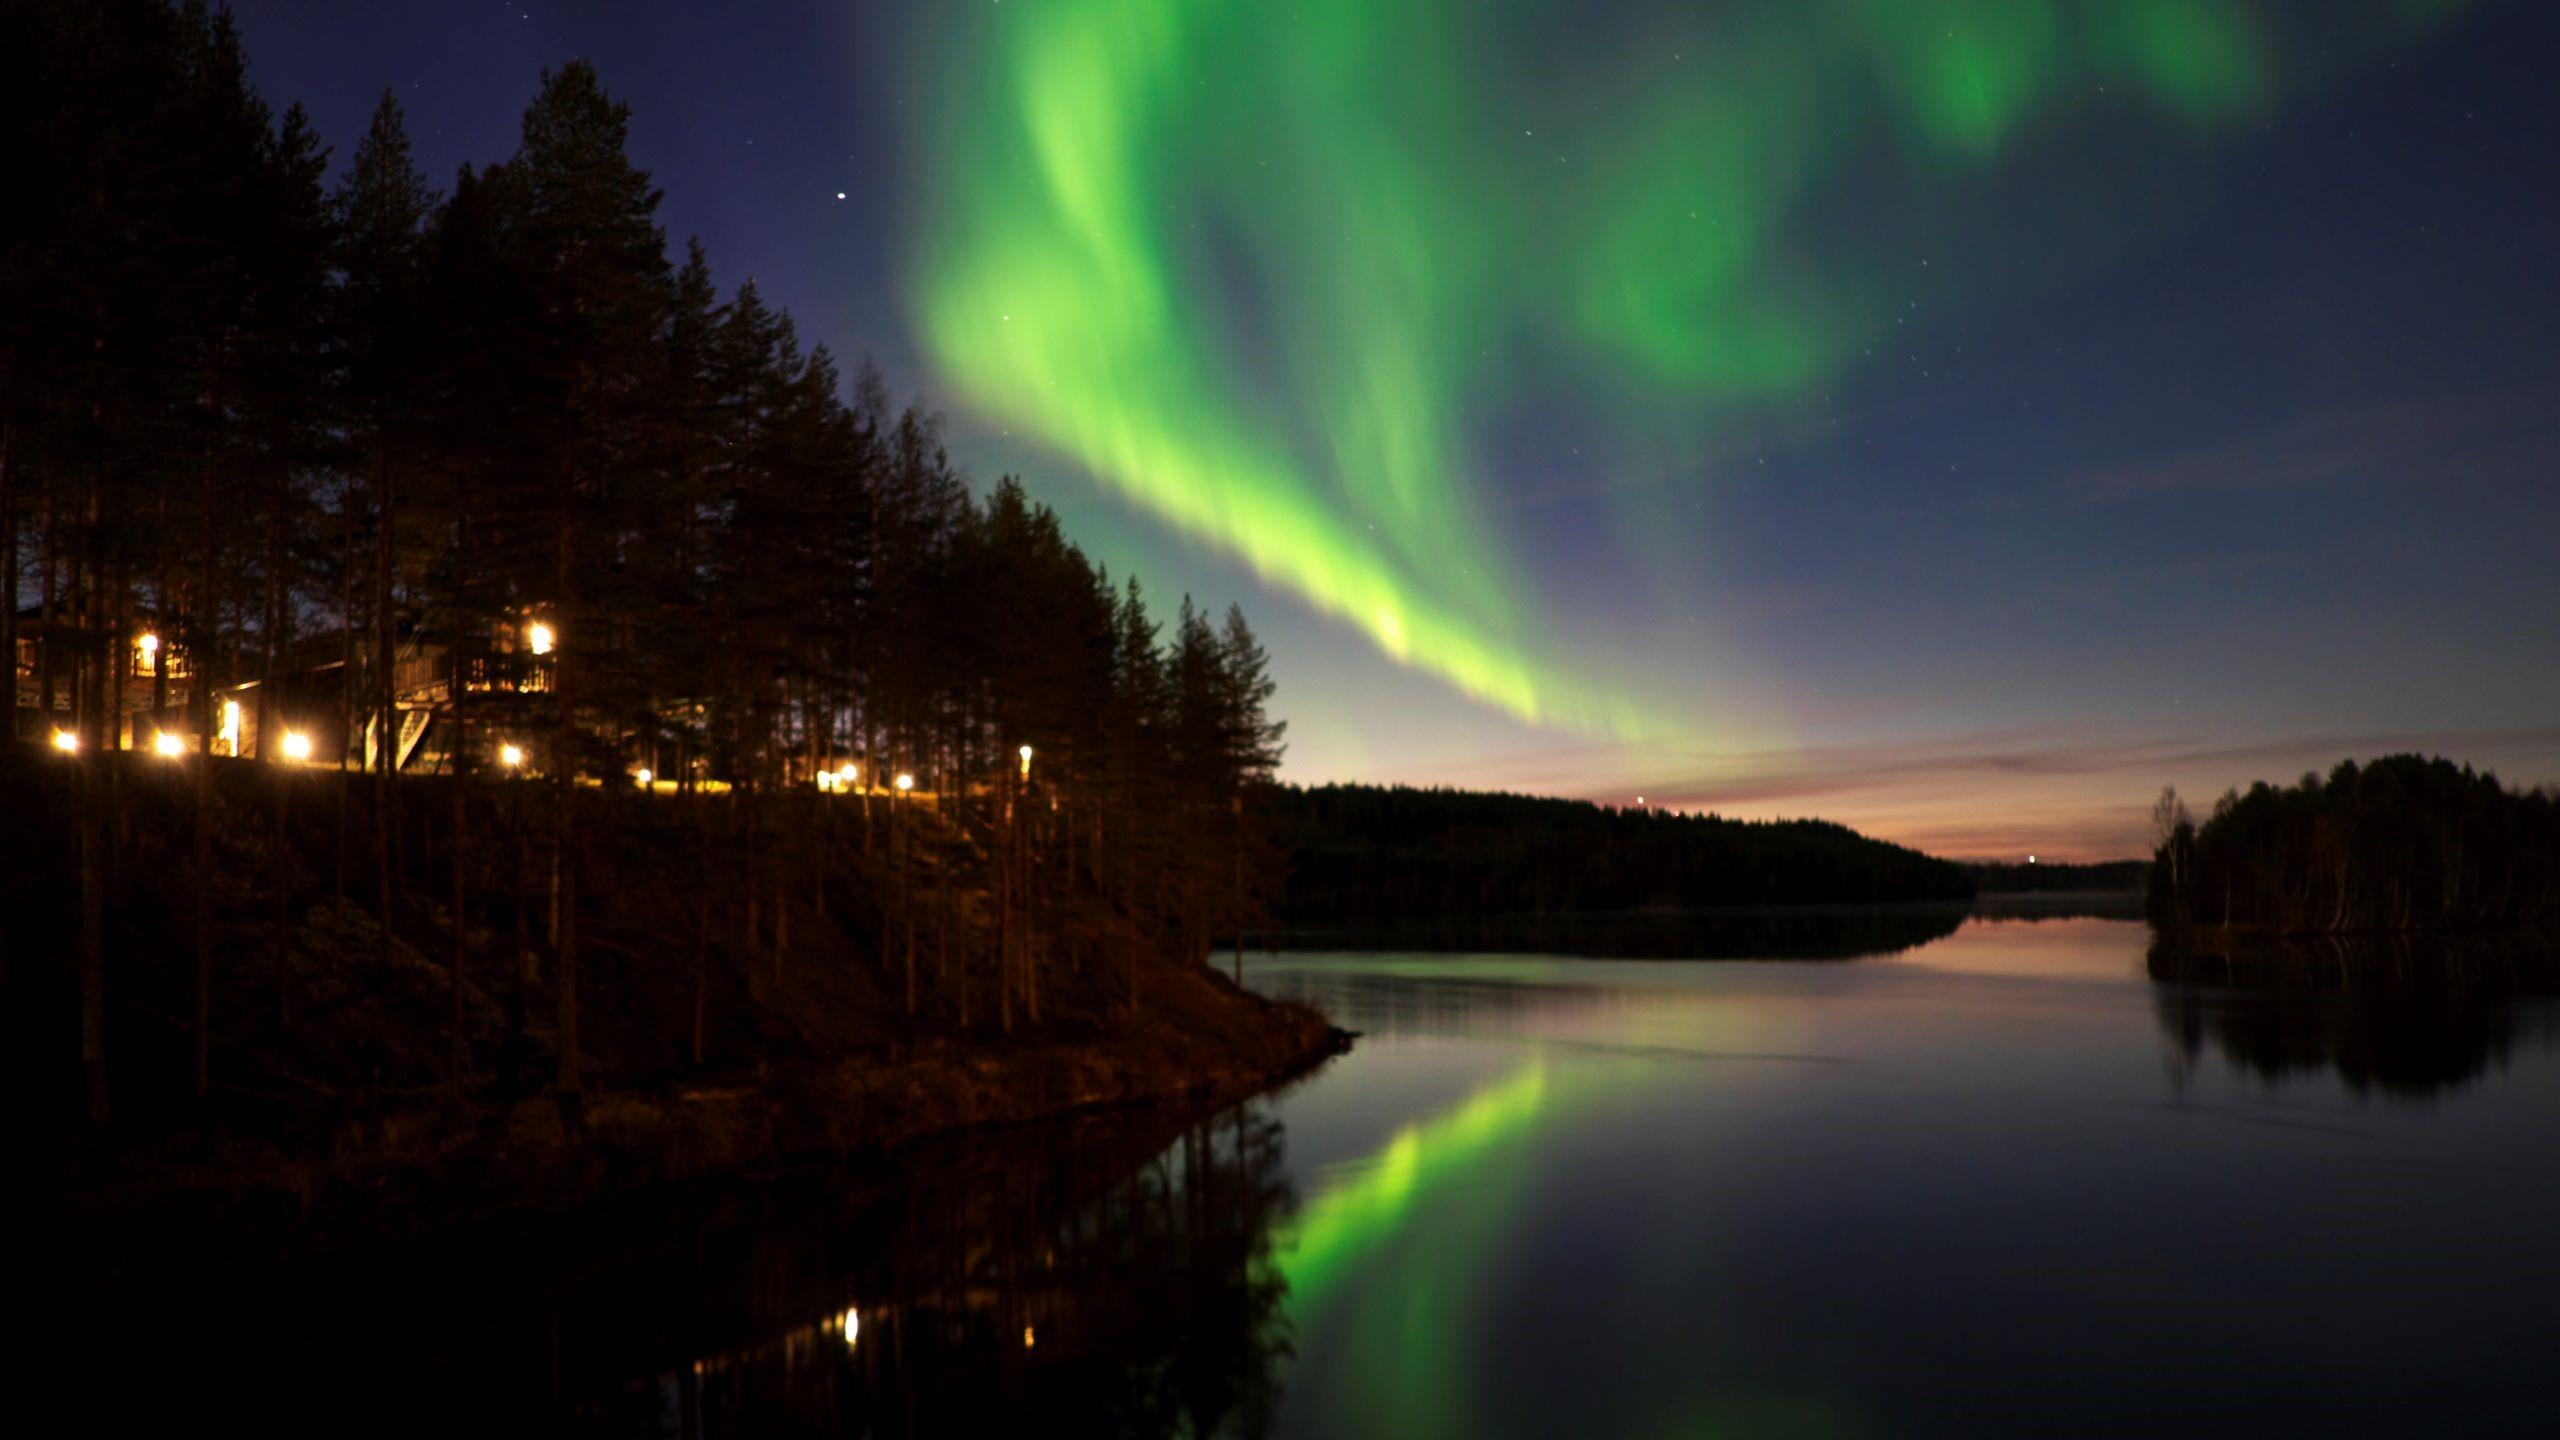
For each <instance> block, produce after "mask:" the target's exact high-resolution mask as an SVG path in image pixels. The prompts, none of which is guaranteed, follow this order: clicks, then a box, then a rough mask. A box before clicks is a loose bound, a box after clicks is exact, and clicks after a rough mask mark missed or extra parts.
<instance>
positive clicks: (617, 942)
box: [0, 753, 1340, 1253]
mask: <svg viewBox="0 0 2560 1440" xmlns="http://www.w3.org/2000/svg"><path fill="white" fill-rule="evenodd" d="M0 758H5V759H14V760H17V761H20V762H24V761H26V760H27V758H28V756H27V755H26V754H25V753H18V754H15V755H12V756H8V757H0ZM99 758H100V762H101V763H100V770H101V775H102V778H103V779H104V780H105V782H106V783H104V784H102V785H99V786H97V787H95V788H94V789H93V790H91V791H90V792H88V796H89V798H91V799H97V798H101V797H103V798H104V799H106V800H107V801H109V802H110V803H109V805H108V807H107V809H108V813H107V814H106V815H105V817H104V820H103V823H101V824H100V825H99V826H98V827H97V829H96V831H95V832H94V833H95V835H96V837H97V839H98V842H99V845H98V848H99V850H100V852H101V857H100V858H101V859H102V861H103V863H101V864H99V865H97V866H96V867H94V868H92V869H91V870H89V871H88V872H87V873H85V874H84V873H83V871H82V868H81V867H80V866H79V865H78V864H77V863H76V857H77V856H78V855H79V854H80V853H81V852H82V844H81V842H80V840H79V839H78V834H79V828H78V827H77V826H76V825H75V818H76V816H77V814H78V811H79V806H80V804H81V803H82V802H83V795H82V792H81V791H80V789H79V787H78V786H77V785H75V784H74V783H73V782H74V781H75V780H76V779H77V778H78V776H79V774H80V773H81V772H79V771H76V770H74V769H73V768H72V766H71V765H70V764H68V763H59V762H52V761H50V760H46V761H43V762H42V763H36V764H27V763H18V764H15V765H12V764H7V763H0V811H5V813H9V814H11V815H12V816H13V818H14V821H15V823H13V824H12V825H11V826H9V827H6V833H5V834H0V860H6V861H7V862H8V863H7V864H6V865H5V866H0V876H5V877H6V879H5V881H0V889H5V891H6V896H5V898H6V900H7V904H6V907H5V909H6V918H7V924H6V927H5V929H0V941H5V942H6V943H5V951H0V953H5V955H6V957H7V965H6V968H5V970H0V1080H5V1081H6V1082H7V1085H6V1088H5V1091H0V1093H6V1094H7V1095H8V1096H9V1100H8V1101H7V1102H6V1105H5V1107H0V1119H4V1120H5V1121H6V1122H7V1128H8V1131H9V1133H10V1135H11V1137H12V1150H13V1161H14V1163H13V1165H12V1167H11V1172H10V1173H9V1175H8V1176H7V1177H6V1178H5V1179H0V1212H6V1213H7V1214H8V1215H9V1216H13V1217H16V1218H20V1219H24V1220H27V1221H29V1222H30V1223H33V1224H37V1225H40V1226H43V1227H46V1228H45V1229H44V1230H43V1231H41V1232H39V1233H49V1234H64V1235H70V1236H74V1237H75V1238H77V1239H79V1240H82V1241H84V1242H94V1243H95V1244H96V1245H97V1246H99V1247H100V1249H101V1250H102V1251H105V1252H113V1253H124V1252H125V1251H126V1250H127V1249H128V1246H129V1244H139V1245H140V1246H141V1248H143V1249H145V1250H149V1249H153V1248H155V1247H156V1246H158V1245H159V1243H160V1242H159V1241H158V1240H157V1239H156V1238H155V1237H157V1236H160V1235H162V1234H167V1235H175V1236H183V1237H187V1240H188V1243H205V1242H206V1241H208V1239H210V1240H211V1241H213V1242H214V1243H221V1244H233V1243H246V1244H255V1245H271V1246H274V1247H276V1248H278V1249H280V1250H283V1249H294V1248H307V1247H309V1246H312V1245H314V1244H316V1243H340V1242H342V1241H343V1242H345V1243H357V1244H374V1243H397V1242H398V1241H400V1240H401V1239H403V1238H404V1237H408V1236H412V1235H415V1234H417V1233H419V1232H422V1231H431V1230H435V1229H439V1228H442V1227H447V1226H452V1225H456V1224H467V1223H470V1222H472V1221H475V1220H479V1219H486V1218H490V1217H497V1216H505V1215H511V1214H518V1213H521V1214H548V1213H561V1212H574V1211H576V1210H577V1209H578V1208H579V1207H581V1206H584V1205H588V1204H591V1203H593V1202H594V1201H595V1200H596V1199H598V1198H599V1197H602V1196H607V1195H611V1194H614V1193H615V1192H617V1191H621V1190H626V1189H631V1188H634V1187H645V1186H650V1185H661V1184H668V1183H678V1182H682V1181H686V1180H689V1179H693V1178H696V1177H701V1176H709V1175H720V1174H724V1173H734V1172H737V1171H740V1170H752V1169H754V1168H756V1167H762V1166H773V1165H780V1164H784V1163H787V1162H790V1161H794V1160H799V1159H805V1158H813V1157H828V1156H840V1155H845V1154H848V1153H855V1152H861V1151H878V1150H881V1149H884V1148H891V1147H896V1146H899V1145H903V1144H907V1143H910V1142H912V1141H914V1140H916V1139H919V1138H921V1137H924V1136H928V1135H934V1134H941V1133H946V1132H950V1131H953V1130H959V1129H967V1128H971V1127H982V1126H989V1125H1004V1124H1013V1123H1022V1122H1029V1121H1035V1120H1040V1119H1043V1118H1046V1117H1050V1116H1055V1115H1060V1114H1064V1113H1068V1112H1072V1111H1076V1110H1083V1109H1091V1108H1095V1107H1102V1106H1114V1105H1130V1104H1141V1103H1156V1102H1183V1103H1200V1102H1202V1101H1204V1100H1208V1099H1214V1098H1216V1097H1220V1096H1233V1095H1241V1094H1246V1093H1251V1092H1252V1091H1255V1090H1258V1089H1261V1088H1263V1087H1265V1086H1267V1085H1269V1084H1272V1083H1274V1082H1276V1081H1277V1080H1279V1079H1281V1078H1284V1077H1285V1076H1287V1075H1289V1074H1291V1073H1293V1072H1294V1071H1296V1070H1298V1069H1302V1068H1304V1067H1306V1066H1308V1065H1310V1064H1313V1063H1315V1062H1316V1061H1318V1060H1320V1059H1321V1058H1322V1057H1323V1056H1325V1055H1326V1054H1329V1053H1331V1052H1332V1050H1333V1049H1335V1048H1336V1047H1337V1046H1338V1045H1339V1043H1340V1040H1339V1037H1337V1036H1335V1035H1334V1033H1333V1032H1332V1031H1331V1030H1330V1029H1328V1028H1327V1026H1326V1023H1325V1021H1324V1019H1323V1017H1321V1016H1319V1015H1316V1014H1314V1013H1313V1012H1311V1011H1307V1010H1305V1009H1303V1008H1300V1007H1295V1006H1286V1005H1277V1004H1274V1003H1272V1002H1270V1001H1267V1000H1264V999H1262V998H1259V997H1257V996H1254V995H1251V994H1249V993H1247V992H1244V991H1242V990H1240V989H1238V988H1237V987H1236V986H1234V985H1233V984H1231V983H1230V982H1229V981H1228V980H1226V979H1225V978H1224V977H1223V976H1222V975H1220V974H1219V973H1218V972H1217V970H1216V969H1215V968H1214V967H1213V966H1210V965H1208V964H1204V963H1203V961H1202V959H1201V957H1200V956H1199V954H1198V952H1197V951H1196V950H1194V949H1192V948H1191V946H1190V944H1189V943H1188V942H1186V941H1185V940H1184V939H1183V937H1182V934H1181V933H1180V932H1179V931H1178V929H1177V928H1176V927H1173V926H1170V925H1168V924H1166V923H1165V922H1164V920H1163V917H1162V916H1161V915H1159V914H1157V913H1155V912H1154V911H1152V910H1150V909H1148V908H1146V907H1145V906H1143V905H1138V904H1133V903H1131V902H1130V901H1129V900H1127V899H1125V898H1123V897H1121V896H1119V895H1116V894H1106V893H1105V892H1104V890H1103V887H1102V886H1101V884H1100V880H1099V876H1098V875H1097V874H1096V873H1095V872H1094V871H1093V870H1092V869H1091V867H1090V866H1080V867H1071V868H1069V869H1067V870H1066V872H1065V873H1064V874H1062V875H1050V876H1049V877H1048V883H1046V884H1044V885H1043V886H1042V887H1041V888H1039V889H1037V890H1034V891H1032V892H1031V894H1030V898H1029V900H1028V902H1026V901H1025V900H1024V899H1023V898H1022V897H1021V896H1020V895H1019V894H1017V895H1014V896H1012V897H1008V898H1007V899H1004V900H1000V899H999V897H998V896H996V895H995V894H993V893H991V892H990V890H989V889H988V886H987V883H986V881H987V876H988V874H989V866H988V863H987V862H988V852H987V850H986V837H985V835H984V834H983V833H982V832H980V831H973V830H972V829H970V828H969V827H968V826H966V825H965V824H961V823H958V822H957V821H953V820H946V819H945V818H943V817H941V816H940V815H938V814H937V813H934V812H928V811H924V810H922V809H919V810H918V811H917V812H916V813H914V814H905V813H903V812H900V813H897V814H894V815H891V814H879V813H874V812H873V811H871V810H868V809H866V808H864V807H863V806H861V805H860V804H859V803H858V802H847V803H846V804H843V805H837V806H830V805H827V804H825V803H823V802H821V801H820V800H818V799H817V798H816V797H813V796H807V795H794V796H767V797H762V798H761V799H758V800H754V801H753V803H749V801H748V800H743V799H741V798H740V797H736V796H721V795H701V796H685V797H677V796H642V795H638V794H636V793H634V794H628V795H626V794H622V793H619V792H613V793H597V794H591V795H587V796H584V797H583V798H582V803H581V806H580V808H581V811H582V815H581V818H580V824H579V830H578V841H577V843H576V844H575V845H574V846H562V845H560V844H558V843H557V836H556V835H555V834H554V833H553V832H551V831H549V830H547V829H545V828H544V827H543V826H541V825H539V824H536V823H533V822H532V821H531V820H530V819H529V818H528V817H527V816H526V815H525V814H523V813H521V812H522V808H523V807H521V806H519V805H518V804H517V803H516V801H517V799H518V798H519V797H518V796H516V795H515V794H514V793H513V792H512V791H510V790H509V789H508V788H507V787H504V786H498V785H488V786H480V785H474V786H472V787H469V788H468V789H463V790H459V791H457V787H456V785H455V783H454V782H453V781H452V780H450V779H449V778H447V779H438V778H432V777H430V778H426V779H416V778H412V779H405V780H403V781H402V782H401V784H400V787H399V793H398V795H397V797H396V804H395V805H394V806H393V807H392V808H391V809H390V810H389V811H388V812H387V813H385V812H383V811H378V810H376V809H375V808H374V807H375V805H376V803H377V801H378V799H379V797H378V795H377V793H376V792H375V790H374V788H373V786H372V785H371V784H370V783H369V781H367V780H366V779H365V778H364V777H346V776H341V775H337V774H334V773H330V772H326V771H293V770H288V769H279V768H276V767H265V766H258V765H256V764H254V763H251V762H227V761H226V762H218V763H216V764H215V765H214V767H213V769H212V771H211V772H210V773H209V774H208V776H207V777H206V778H207V781H208V785H207V790H206V793H205V794H203V796H202V797H201V798H202V799H203V801H204V804H203V806H202V808H201V812H199V809H198V805H197V801H198V799H199V795H198V793H197V792H195V791H194V790H193V789H192V788H191V787H190V786H189V785H188V784H187V783H185V782H186V780H187V778H188V777H187V776H186V775H185V774H183V773H181V772H179V771H177V770H175V769H173V768H171V767H168V766H166V765H165V764H163V763H161V762H156V761H154V760H152V759H151V758H149V757H137V756H131V755H118V756H115V757H113V759H112V761H108V760H107V757H99ZM86 763H87V762H83V764H84V765H85V764H86ZM199 813H201V814H202V816H203V832H202V833H203V836H204V838H203V840H202V841H201V842H199V841H197V840H196V838H195V837H196V835H197V834H198V830H197V825H198V820H197V817H198V815H199ZM377 822H379V824H377ZM386 832H387V834H388V835H389V836H390V838H391V841H392V845H391V847H390V851H391V855H390V858H391V861H392V863H391V864H389V865H387V866H386V865H380V864H378V863H377V862H378V861H379V859H380V856H379V855H378V854H374V853H369V852H372V851H375V850H376V848H377V847H375V846H374V845H373V844H371V843H370V840H371V838H372V837H375V836H377V835H378V834H380V833H386ZM893 838H894V840H895V843H894V844H893V843H892V840H893ZM91 887H94V889H95V892H96V893H98V894H99V896H100V898H101V899H102V900H103V902H104V903H103V904H102V905H101V906H100V908H99V911H98V913H97V915H96V917H95V918H94V920H91V921H88V922H84V921H83V918H82V916H81V913H80V907H79V906H78V905H77V904H76V903H75V902H76V897H78V896H80V895H81V894H82V893H83V892H84V889H89V888H91ZM571 897H574V900H573V899H572V898H571ZM1141 898H1143V897H1141ZM457 916H459V917H460V918H461V923H459V924H457V923H456V921H457ZM573 921H574V924H572V922H573ZM84 933H85V934H87V935H88V937H89V938H86V939H84V938H83V936H84ZM572 934H574V935H575V936H576V938H577V942H578V964H577V966H576V968H575V970H572V969H571V968H570V966H569V964H568V959H569V955H568V950H567V944H566V941H567V939H568V937H569V936H570V935H572ZM90 945H94V946H95V949H94V950H87V948H86V947H88V946H90ZM84 952H85V956H84ZM93 985H94V987H95V988H94V989H92V988H91V987H92V986H93ZM564 992H565V993H564ZM572 1001H574V1004H573V1003H572ZM199 1017H201V1018H199ZM573 1019H574V1021H575V1028H574V1030H570V1029H569V1028H568V1022H570V1021H571V1020H573ZM92 1022H94V1024H95V1026H96V1027H97V1028H96V1030H95V1031H94V1032H93V1031H91V1030H90V1029H89V1028H88V1026H89V1025H90V1024H91V1023H92ZM564 1033H566V1034H568V1035H569V1036H571V1038H570V1040H569V1041H568V1042H567V1045H566V1046H565V1047H564V1042H563V1035H564ZM93 1042H94V1043H95V1045H96V1047H97V1050H98V1051H99V1052H100V1053H102V1054H103V1056H104V1058H105V1063H104V1064H103V1065H98V1066H92V1065H88V1064H86V1063H84V1057H85V1056H86V1055H87V1054H88V1053H90V1052H89V1047H90V1046H91V1045H92V1043H93ZM564 1048H570V1049H573V1051H574V1054H575V1058H576V1064H575V1067H574V1074H575V1076H576V1080H575V1089H576V1098H575V1099H574V1100H573V1101H572V1102H571V1103H567V1104H563V1103H562V1101H561V1098H560V1096H561V1091H560V1089H559V1088H558V1085H559V1082H560V1081H561V1080H562V1079H565V1078H567V1076H568V1075H569V1074H570V1073H572V1068H571V1067H570V1066H568V1065H565V1064H564V1063H563V1055H562V1051H563V1049H564ZM84 1077H85V1078H87V1079H89V1080H90V1081H92V1082H94V1083H95V1085H96V1086H97V1087H99V1088H95V1089H92V1090H90V1091H89V1092H88V1093H86V1094H84V1092H83V1089H82V1086H81V1084H80V1081H81V1080H82V1079H83V1078H84ZM101 1100H103V1101H105V1102H109V1103H107V1104H103V1105H102V1104H100V1103H99V1102H100V1101H101ZM102 1114H103V1115H105V1116H106V1117H107V1118H106V1119H104V1120H103V1121H101V1119H100V1118H99V1117H100V1116H101V1115H102Z"/></svg>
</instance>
